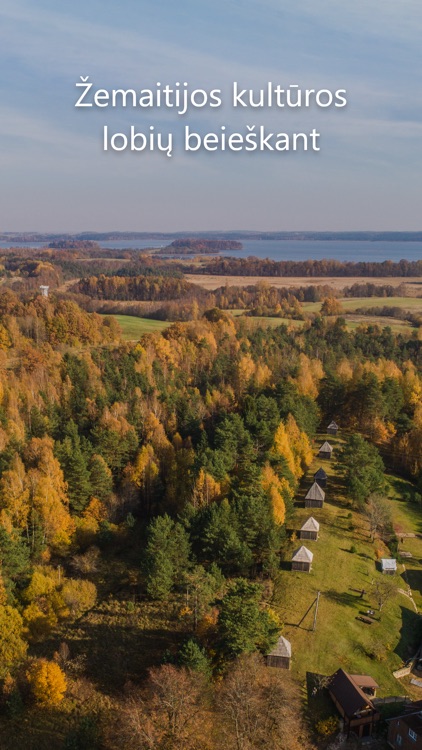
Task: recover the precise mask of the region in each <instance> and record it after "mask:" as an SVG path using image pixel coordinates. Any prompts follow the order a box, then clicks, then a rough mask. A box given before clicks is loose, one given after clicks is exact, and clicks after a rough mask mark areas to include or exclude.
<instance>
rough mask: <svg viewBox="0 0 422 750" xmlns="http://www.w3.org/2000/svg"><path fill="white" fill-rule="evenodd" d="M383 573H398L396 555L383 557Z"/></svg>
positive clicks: (392, 574)
mask: <svg viewBox="0 0 422 750" xmlns="http://www.w3.org/2000/svg"><path fill="white" fill-rule="evenodd" d="M381 573H384V574H385V575H388V576H394V575H395V574H396V573H397V560H395V559H394V557H391V558H389V557H383V558H381Z"/></svg>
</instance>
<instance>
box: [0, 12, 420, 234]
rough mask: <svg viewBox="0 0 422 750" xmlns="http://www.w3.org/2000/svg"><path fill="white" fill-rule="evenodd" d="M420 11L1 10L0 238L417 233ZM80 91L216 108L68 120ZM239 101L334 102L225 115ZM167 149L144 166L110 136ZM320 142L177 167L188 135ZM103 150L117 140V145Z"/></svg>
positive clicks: (144, 159)
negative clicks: (132, 93) (334, 104)
mask: <svg viewBox="0 0 422 750" xmlns="http://www.w3.org/2000/svg"><path fill="white" fill-rule="evenodd" d="M421 37H422V4H421V3H420V0H400V2H397V0H342V1H341V2H340V1H339V0H213V2H210V1H209V0H201V2H198V0H178V2H177V3H175V2H174V0H172V1H171V2H170V0H159V2H157V0H121V2H119V3H116V2H115V0H72V3H57V0H37V3H33V2H32V3H31V0H27V1H26V2H25V0H2V3H1V5H0V70H1V74H0V232H5V231H11V232H13V231H34V232H35V231H38V232H81V231H89V230H91V231H101V232H106V231H113V230H116V231H117V230H118V231H157V232H158V231H162V232H171V231H183V230H191V231H194V230H202V231H206V230H225V229H226V230H229V229H238V230H241V229H243V230H262V231H276V230H313V231H317V230H321V231H322V230H333V231H341V230H380V231H381V230H384V231H387V230H391V231H399V230H401V231H413V230H415V231H417V230H421V229H422V220H421V218H420V213H421V211H420V203H421V195H422V116H421V115H422V86H421V84H422V59H421V58H422V45H421V43H420V39H421ZM80 76H89V81H90V82H91V83H92V84H93V87H92V91H95V90H97V89H106V90H109V91H110V90H112V89H118V88H124V89H135V90H136V91H140V90H141V89H149V88H152V89H154V88H155V87H156V84H157V82H160V83H161V84H162V85H163V86H164V85H165V84H168V85H170V86H174V84H175V82H176V81H179V82H185V81H186V82H187V83H188V84H189V88H190V89H195V88H201V89H206V90H210V89H216V88H217V89H221V91H222V98H223V105H222V106H221V107H219V108H216V109H211V108H208V107H206V108H203V109H196V110H194V109H190V111H189V112H188V114H186V115H184V116H178V115H177V114H176V113H175V111H174V109H167V110H166V109H145V108H144V109H141V108H139V107H138V108H126V109H123V108H121V107H117V108H110V107H107V108H97V107H92V108H76V107H75V103H76V101H77V98H78V91H80V90H79V89H77V88H76V85H75V84H76V83H77V82H80ZM233 81H237V82H238V83H239V85H240V86H241V87H242V88H247V89H253V90H254V91H255V92H257V91H259V89H261V88H265V87H266V86H267V84H268V82H272V83H273V84H274V85H280V86H281V87H282V88H287V87H288V86H290V85H291V84H297V85H298V86H299V87H301V88H302V89H306V88H315V89H321V88H323V89H330V90H333V91H335V90H336V89H339V88H340V89H346V91H347V100H348V103H347V106H346V107H344V108H340V109H334V108H329V109H318V107H315V106H313V107H310V108H309V109H304V108H301V109H286V108H284V109H275V108H270V109H268V108H265V109H251V108H245V109H242V110H239V109H233V107H232V106H231V101H230V94H231V88H232V84H233ZM132 125H133V126H134V127H135V130H136V132H146V133H149V132H150V130H149V128H150V127H151V126H153V127H154V129H155V131H154V132H155V133H159V132H162V133H163V137H164V136H165V135H167V134H168V133H169V132H172V133H173V138H174V149H173V153H172V156H171V157H170V158H169V157H168V156H167V155H166V154H165V153H160V152H157V151H154V152H150V153H146V152H141V153H135V152H130V150H127V151H124V152H119V153H117V152H113V151H112V150H110V149H109V150H108V151H107V152H105V151H104V150H103V128H104V126H107V127H108V132H109V134H110V135H113V134H114V133H124V134H128V133H129V131H130V127H131V126H132ZM222 125H225V127H226V131H227V133H228V134H230V133H231V132H239V133H242V134H246V133H247V132H248V131H247V127H250V128H252V127H253V126H255V129H258V127H259V126H261V125H263V126H264V127H265V128H266V130H267V132H276V133H277V132H286V133H293V132H310V131H311V130H312V128H316V130H317V131H318V132H320V133H321V137H320V140H319V143H320V147H321V148H320V151H319V152H317V153H316V152H312V151H308V152H307V153H299V152H297V153H292V152H289V153H286V152H280V153H279V152H273V153H269V152H262V153H261V152H253V153H244V152H241V153H230V152H224V153H221V152H216V153H207V152H205V151H203V150H201V151H200V152H195V153H186V152H185V151H184V149H183V144H184V129H185V127H187V126H189V128H190V129H191V130H192V131H194V132H198V133H200V134H202V135H204V134H206V133H211V132H216V133H221V126H222ZM116 142H119V141H116Z"/></svg>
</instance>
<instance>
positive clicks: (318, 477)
mask: <svg viewBox="0 0 422 750" xmlns="http://www.w3.org/2000/svg"><path fill="white" fill-rule="evenodd" d="M314 479H315V481H316V482H318V484H319V486H320V487H326V486H327V479H328V477H327V474H326V472H325V471H324V469H323V468H322V466H320V468H319V469H318V471H316V472H315V474H314Z"/></svg>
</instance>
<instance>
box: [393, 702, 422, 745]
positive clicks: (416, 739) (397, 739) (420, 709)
mask: <svg viewBox="0 0 422 750" xmlns="http://www.w3.org/2000/svg"><path fill="white" fill-rule="evenodd" d="M387 724H388V734H387V742H388V745H389V746H390V747H392V748H393V750H422V705H421V701H414V702H413V703H410V704H407V705H406V707H405V709H404V713H402V714H401V715H400V716H395V717H394V718H393V719H387Z"/></svg>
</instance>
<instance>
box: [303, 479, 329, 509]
mask: <svg viewBox="0 0 422 750" xmlns="http://www.w3.org/2000/svg"><path fill="white" fill-rule="evenodd" d="M324 500H325V492H324V490H323V489H322V487H320V486H319V484H318V482H314V483H313V485H312V487H310V488H309V490H308V492H307V494H306V497H305V508H322V506H323V504H324Z"/></svg>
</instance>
